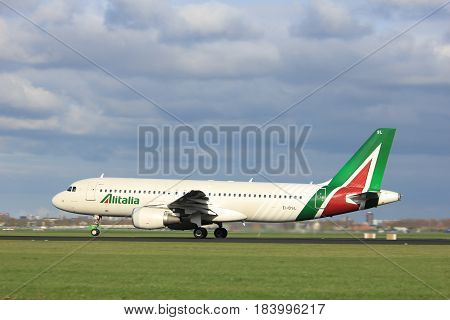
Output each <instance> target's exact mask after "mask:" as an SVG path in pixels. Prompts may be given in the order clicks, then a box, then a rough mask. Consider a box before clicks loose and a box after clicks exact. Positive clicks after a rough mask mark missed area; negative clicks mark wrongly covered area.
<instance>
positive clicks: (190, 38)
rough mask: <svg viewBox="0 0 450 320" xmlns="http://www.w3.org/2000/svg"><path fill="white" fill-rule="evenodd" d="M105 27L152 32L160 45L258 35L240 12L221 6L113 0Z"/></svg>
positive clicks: (228, 6) (234, 8)
mask: <svg viewBox="0 0 450 320" xmlns="http://www.w3.org/2000/svg"><path fill="white" fill-rule="evenodd" d="M106 24H107V25H108V26H111V27H113V28H114V27H118V26H125V27H128V28H136V29H145V30H154V31H156V32H157V33H158V35H159V37H160V39H161V40H162V41H171V42H173V41H184V42H186V41H187V42H188V43H189V42H198V41H205V40H217V39H245V38H254V37H256V36H257V35H258V30H257V28H256V27H255V26H254V25H253V24H252V23H251V22H250V19H249V18H248V16H246V15H244V14H243V12H242V11H241V10H239V9H238V8H236V7H232V6H230V5H227V4H224V3H220V2H215V1H213V2H205V3H194V4H185V5H180V6H171V5H170V4H169V2H167V1H133V2H130V1H122V0H114V1H111V2H110V3H109V5H108V10H107V13H106Z"/></svg>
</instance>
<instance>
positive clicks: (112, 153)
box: [0, 0, 450, 215]
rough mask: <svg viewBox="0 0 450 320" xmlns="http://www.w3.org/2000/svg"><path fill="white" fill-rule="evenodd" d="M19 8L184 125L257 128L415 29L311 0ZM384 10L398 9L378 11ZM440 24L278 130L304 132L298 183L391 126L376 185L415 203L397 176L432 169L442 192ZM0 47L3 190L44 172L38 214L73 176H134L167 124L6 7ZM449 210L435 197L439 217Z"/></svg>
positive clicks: (372, 9)
mask: <svg viewBox="0 0 450 320" xmlns="http://www.w3.org/2000/svg"><path fill="white" fill-rule="evenodd" d="M18 5H19V6H21V7H20V8H19V9H20V10H22V11H23V12H25V13H26V14H27V15H28V16H30V17H31V18H32V19H33V20H35V21H36V22H38V23H39V24H40V25H42V26H43V27H45V28H46V29H48V30H49V31H50V32H51V33H53V34H55V35H56V36H58V37H59V38H60V39H62V40H63V41H65V42H67V43H68V44H70V45H72V46H73V47H74V48H76V49H77V50H79V51H80V52H82V53H83V54H85V55H86V56H88V57H89V58H91V59H93V60H94V61H97V62H98V63H100V64H101V65H102V66H104V67H106V68H107V69H108V70H110V71H111V72H112V73H114V74H115V75H117V76H118V77H120V78H121V79H123V80H124V81H126V82H127V83H128V84H130V85H131V86H132V87H133V88H136V89H137V90H139V91H140V92H142V93H143V94H145V95H146V96H148V97H150V98H152V99H153V100H155V101H156V102H158V103H159V104H160V105H161V106H162V107H163V108H166V109H167V110H168V111H170V112H171V113H174V114H175V115H176V116H177V117H179V118H181V119H182V120H183V121H186V122H188V123H190V124H193V125H201V124H224V123H228V124H249V123H251V124H261V123H263V122H265V121H267V120H270V119H271V118H273V117H274V116H275V115H277V114H278V113H280V112H282V111H283V110H285V109H286V108H287V107H288V106H290V105H291V104H292V103H294V102H296V101H299V100H300V99H301V98H302V97H304V96H305V95H306V94H308V93H309V92H311V91H312V90H314V88H316V87H318V86H319V85H320V84H322V83H324V81H326V80H327V79H330V78H331V77H333V76H334V75H336V74H338V73H339V72H340V71H341V70H343V69H344V68H346V67H347V66H349V65H351V64H352V63H354V62H355V61H357V60H358V59H359V58H361V57H363V56H364V55H366V54H367V53H368V52H370V51H371V50H373V49H374V48H376V47H377V46H379V45H380V44H382V43H383V42H385V41H386V40H387V39H389V38H391V37H392V36H393V35H395V34H396V32H398V31H399V30H402V29H403V28H404V27H405V26H407V25H409V24H411V21H412V20H414V19H411V16H408V15H404V14H401V12H403V9H401V8H400V7H396V8H395V10H394V9H392V8H393V7H392V6H388V5H387V4H386V6H385V8H381V5H379V4H378V2H377V3H375V2H369V3H365V4H361V3H359V2H356V1H351V2H346V3H342V2H337V1H319V2H316V1H311V2H308V3H307V5H304V6H302V7H301V8H300V10H299V7H298V5H297V4H291V3H283V5H279V4H277V5H276V9H274V6H275V5H273V4H267V3H265V2H258V3H253V2H252V3H247V4H242V3H237V2H227V3H222V2H200V1H190V2H177V4H176V5H175V4H173V3H172V2H169V1H144V0H142V1H133V2H128V1H127V2H125V1H118V0H115V1H90V2H89V3H87V2H85V1H65V2H64V3H62V2H60V1H38V0H36V1H28V2H27V5H23V6H22V2H20V3H19V4H18ZM405 6H407V4H405ZM419 7H420V8H421V9H420V10H421V12H422V13H423V12H425V11H427V10H429V9H427V8H426V5H424V6H422V5H420V6H419V4H417V6H415V7H413V8H415V9H414V10H416V9H417V8H419ZM381 9H385V10H386V11H388V12H391V9H392V12H395V14H393V15H392V16H388V18H386V16H383V14H381V13H380V10H381ZM420 10H419V11H420ZM393 17H394V18H395V19H393ZM443 17H447V13H444V12H441V13H440V14H439V15H436V16H435V17H433V18H432V19H429V20H426V21H424V22H423V23H422V24H421V25H420V26H418V27H417V28H415V29H414V30H411V31H410V32H408V33H407V34H406V35H404V36H402V37H401V38H399V39H397V40H396V41H395V42H394V43H392V44H390V45H389V46H388V47H386V48H384V49H383V50H382V51H380V52H379V53H377V54H376V55H375V56H373V57H371V58H370V59H369V60H367V61H365V62H364V63H362V64H361V65H359V66H358V67H356V68H354V69H353V70H352V71H351V72H349V73H347V74H345V75H344V76H343V77H340V78H339V79H337V80H336V81H333V82H332V83H331V84H330V85H329V86H327V87H326V88H324V89H323V90H321V91H320V92H318V93H317V94H315V95H313V96H312V97H311V98H309V99H308V100H306V101H304V102H303V103H301V104H300V105H298V106H296V107H295V108H293V109H292V110H291V111H289V112H287V113H286V114H284V115H283V116H282V117H281V118H279V119H278V120H277V121H276V123H280V124H281V125H288V124H298V125H302V124H311V125H313V132H312V134H311V136H310V140H309V141H308V143H307V147H308V153H307V156H308V157H311V159H309V160H310V163H311V164H312V165H313V170H314V171H313V176H312V177H311V179H314V181H319V180H325V179H328V178H329V176H330V175H332V174H333V173H334V171H335V170H337V168H338V167H339V164H341V163H342V162H344V161H345V160H346V159H347V157H348V156H349V155H350V154H352V153H353V152H354V151H355V149H356V148H357V147H358V146H359V145H360V144H361V142H362V141H363V140H364V139H365V138H366V136H367V135H369V134H370V133H371V131H372V130H373V129H376V128H377V127H381V126H393V127H397V128H398V132H397V138H396V141H395V145H394V149H393V159H395V157H401V159H402V163H401V164H400V163H399V162H395V161H394V162H393V163H394V164H395V170H393V171H391V172H390V173H389V175H388V177H387V180H386V185H387V186H392V187H393V188H394V189H398V190H399V191H401V192H403V190H407V192H408V193H409V194H419V192H420V187H419V186H416V185H415V184H414V181H413V180H411V179H410V180H407V179H404V177H405V176H409V175H410V173H411V172H418V171H420V170H423V168H424V167H432V170H433V171H432V175H430V176H432V177H433V179H430V180H429V182H430V183H429V185H431V187H430V188H429V192H430V194H432V191H433V190H434V189H435V188H434V186H439V188H437V187H436V190H435V191H436V192H438V191H439V189H440V188H441V187H443V186H444V185H445V184H446V183H447V181H448V180H449V179H450V173H448V172H447V171H446V170H443V169H442V168H443V163H445V162H446V161H448V156H449V149H448V148H445V146H446V145H447V144H448V142H447V140H448V138H447V137H448V136H449V135H450V129H449V128H448V121H449V120H450V114H449V111H448V110H449V109H448V101H449V99H450V96H449V95H450V90H449V85H450V84H449V81H450V80H449V77H448V74H449V72H450V69H449V68H450V67H449V66H450V54H449V46H450V44H449V39H450V38H449V36H448V27H447V24H448V23H447V21H446V20H445V19H443ZM0 46H1V47H2V50H0V164H1V166H0V167H1V168H2V169H1V174H2V179H5V177H7V178H8V181H6V182H5V181H4V182H5V183H4V184H6V185H8V187H9V186H13V190H15V191H14V192H16V193H17V197H18V198H19V195H20V193H21V192H22V190H23V189H24V186H28V185H33V184H34V185H40V181H42V180H45V181H48V179H50V178H49V177H53V178H52V179H53V180H51V181H50V182H49V183H48V184H49V186H48V187H45V188H44V189H43V190H44V191H42V192H43V193H44V192H46V193H47V200H46V202H45V203H43V202H42V201H44V200H39V199H36V201H35V200H30V201H31V202H32V203H31V202H30V204H29V207H45V205H47V202H49V201H48V199H49V198H50V197H51V193H52V192H56V191H57V190H59V189H60V188H61V185H64V186H65V185H66V184H68V183H70V182H71V181H73V180H76V179H78V178H84V177H88V176H97V175H99V174H100V173H101V172H102V171H106V172H107V174H108V172H109V175H120V176H135V175H136V132H137V126H138V125H140V124H174V123H176V121H175V120H173V119H172V118H170V117H168V116H167V115H165V114H164V113H162V112H160V111H158V109H156V108H155V107H154V106H152V105H151V104H150V103H149V102H148V101H146V100H144V99H142V98H141V97H139V96H138V95H136V94H135V93H133V92H132V91H130V90H129V89H128V88H126V87H125V86H123V85H122V84H120V83H119V82H117V81H116V80H114V79H112V78H111V77H109V76H107V75H106V74H104V73H103V72H101V71H100V70H99V69H98V68H96V67H94V66H92V65H91V64H89V63H87V62H86V61H85V60H83V59H81V58H80V57H79V56H77V55H76V54H74V53H73V52H72V51H70V50H68V49H67V48H65V47H63V46H61V44H59V43H57V42H55V41H54V39H52V38H50V37H48V36H47V35H45V34H44V33H42V32H40V31H39V30H37V29H36V28H35V27H33V26H31V25H30V24H29V23H27V22H26V21H24V20H23V19H21V18H19V17H17V16H15V15H14V14H12V13H11V12H6V11H5V9H3V10H2V11H1V13H0ZM68 165H70V170H67V168H68ZM444 167H445V166H444ZM27 168H29V169H27ZM421 172H422V171H421ZM412 176H414V175H412ZM211 178H212V179H220V178H222V177H211ZM229 178H230V177H226V179H229ZM272 178H273V180H275V181H286V180H289V181H291V182H299V181H301V182H303V181H306V182H308V181H307V180H309V179H310V178H308V179H303V178H304V177H280V176H275V177H272ZM232 179H235V180H242V179H243V177H240V176H236V177H233V178H232ZM389 179H390V180H389ZM2 181H3V180H2ZM52 188H53V189H52ZM6 189H7V188H6V187H5V188H4V190H6ZM6 191H8V190H6ZM8 192H9V191H8ZM0 194H1V193H0ZM43 198H45V197H43ZM415 205H417V206H419V205H420V201H419V200H417V199H413V198H412V197H409V199H408V206H407V208H408V210H409V211H410V212H411V214H420V212H419V211H418V210H415V209H414V206H415ZM448 205H450V202H449V201H443V203H442V208H445V207H448ZM11 206H13V205H11ZM19 206H21V204H17V205H16V209H17V208H19ZM11 208H12V209H14V208H13V207H11ZM396 208H397V207H393V209H392V210H393V211H390V213H391V214H392V215H393V214H394V213H395V212H394V211H395V210H397V209H396ZM379 210H381V212H387V211H386V210H391V209H384V208H380V209H379ZM383 210H385V211H383ZM427 212H428V211H427Z"/></svg>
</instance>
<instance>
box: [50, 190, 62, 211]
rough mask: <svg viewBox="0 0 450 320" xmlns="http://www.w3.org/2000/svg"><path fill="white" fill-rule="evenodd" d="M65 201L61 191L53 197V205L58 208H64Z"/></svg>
mask: <svg viewBox="0 0 450 320" xmlns="http://www.w3.org/2000/svg"><path fill="white" fill-rule="evenodd" d="M63 203H64V200H63V199H62V195H61V193H58V194H57V195H55V196H54V197H53V199H52V204H53V206H55V207H56V208H58V209H62V205H63Z"/></svg>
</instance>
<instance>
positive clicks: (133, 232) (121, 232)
mask: <svg viewBox="0 0 450 320" xmlns="http://www.w3.org/2000/svg"><path fill="white" fill-rule="evenodd" d="M209 232H210V237H213V235H212V233H213V231H212V230H211V231H209ZM7 235H22V236H35V235H42V236H66V237H70V236H78V237H80V236H90V234H89V230H88V228H84V229H68V230H62V229H59V230H58V229H55V230H52V229H46V230H43V231H33V230H30V229H17V230H14V231H3V230H0V236H7ZM101 236H102V237H115V236H120V237H188V238H189V237H192V231H171V230H162V231H161V230H152V231H148V230H138V229H102V235H101ZM229 236H230V237H240V238H244V237H251V238H274V237H276V238H281V237H283V238H350V237H358V238H363V232H354V231H352V232H345V231H340V232H317V233H298V232H284V233H281V232H267V231H266V232H260V233H256V232H230V233H229ZM384 237H386V234H384V233H379V234H377V238H380V239H383V238H384ZM397 237H398V239H406V238H427V239H430V238H435V239H436V238H438V239H450V233H444V232H429V233H423V232H422V233H398V234H397Z"/></svg>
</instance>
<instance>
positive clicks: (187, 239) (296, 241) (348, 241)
mask: <svg viewBox="0 0 450 320" xmlns="http://www.w3.org/2000/svg"><path fill="white" fill-rule="evenodd" d="M0 240H18V241H100V242H103V241H106V242H161V243H162V242H188V243H194V242H195V243H199V244H201V243H255V244H256V243H274V244H359V245H364V244H370V245H372V244H389V245H450V239H417V238H409V239H408V238H405V239H400V240H385V239H361V238H242V237H241V238H239V237H230V238H227V239H216V238H206V239H194V238H191V237H101V236H100V237H98V238H93V237H77V236H73V237H68V236H0Z"/></svg>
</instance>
